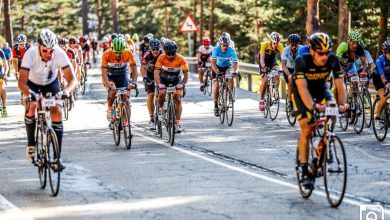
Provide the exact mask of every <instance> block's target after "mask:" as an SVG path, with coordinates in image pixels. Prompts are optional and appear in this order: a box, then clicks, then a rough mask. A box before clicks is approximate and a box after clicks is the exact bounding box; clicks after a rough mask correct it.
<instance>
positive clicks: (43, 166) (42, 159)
mask: <svg viewBox="0 0 390 220" xmlns="http://www.w3.org/2000/svg"><path fill="white" fill-rule="evenodd" d="M35 146H36V147H37V148H36V150H37V159H36V161H35V163H36V164H37V166H38V176H39V183H40V185H41V189H44V188H45V187H46V180H47V162H46V153H45V151H44V143H43V133H42V130H41V129H39V128H37V129H36V132H35Z"/></svg>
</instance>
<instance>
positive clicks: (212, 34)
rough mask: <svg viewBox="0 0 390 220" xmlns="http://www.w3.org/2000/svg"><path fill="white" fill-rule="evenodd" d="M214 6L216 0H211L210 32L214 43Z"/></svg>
mask: <svg viewBox="0 0 390 220" xmlns="http://www.w3.org/2000/svg"><path fill="white" fill-rule="evenodd" d="M214 8H215V2H214V0H210V25H209V32H210V39H211V42H212V43H214Z"/></svg>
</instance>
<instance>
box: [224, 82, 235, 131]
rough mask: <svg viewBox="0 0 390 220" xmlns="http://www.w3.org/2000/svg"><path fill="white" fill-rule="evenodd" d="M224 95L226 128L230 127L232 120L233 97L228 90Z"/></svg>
mask: <svg viewBox="0 0 390 220" xmlns="http://www.w3.org/2000/svg"><path fill="white" fill-rule="evenodd" d="M226 94H227V95H226V108H225V114H226V122H227V124H228V126H232V124H233V119H234V95H233V93H232V91H231V90H230V89H228V90H227V92H226Z"/></svg>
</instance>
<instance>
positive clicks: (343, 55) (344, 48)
mask: <svg viewBox="0 0 390 220" xmlns="http://www.w3.org/2000/svg"><path fill="white" fill-rule="evenodd" d="M350 52H351V51H350V50H349V46H348V43H347V42H342V43H341V44H340V45H339V46H338V47H337V53H336V55H337V57H338V58H339V59H340V64H341V67H342V68H343V69H347V68H349V67H352V66H354V63H355V61H356V60H357V59H358V58H359V57H362V56H364V48H363V47H362V45H360V44H359V45H358V46H357V48H356V51H355V57H351V55H350ZM352 68H353V67H352ZM355 68H356V67H355ZM356 71H357V70H356Z"/></svg>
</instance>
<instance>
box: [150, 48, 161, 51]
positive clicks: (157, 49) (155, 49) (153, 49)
mask: <svg viewBox="0 0 390 220" xmlns="http://www.w3.org/2000/svg"><path fill="white" fill-rule="evenodd" d="M159 50H160V49H159V48H152V51H159Z"/></svg>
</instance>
